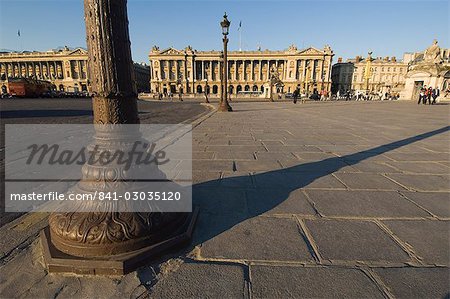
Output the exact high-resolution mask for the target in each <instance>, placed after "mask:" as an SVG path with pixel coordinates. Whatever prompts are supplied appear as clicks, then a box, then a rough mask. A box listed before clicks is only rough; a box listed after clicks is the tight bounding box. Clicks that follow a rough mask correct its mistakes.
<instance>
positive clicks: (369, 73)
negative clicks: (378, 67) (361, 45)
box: [364, 52, 372, 91]
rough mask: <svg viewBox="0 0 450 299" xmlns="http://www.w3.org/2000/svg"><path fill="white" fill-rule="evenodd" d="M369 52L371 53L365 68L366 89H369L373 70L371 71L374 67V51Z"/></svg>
mask: <svg viewBox="0 0 450 299" xmlns="http://www.w3.org/2000/svg"><path fill="white" fill-rule="evenodd" d="M367 54H369V55H368V56H367V61H366V69H365V70H364V81H365V82H364V87H365V89H366V91H368V90H369V80H370V77H371V76H372V71H371V68H372V52H369V53H367Z"/></svg>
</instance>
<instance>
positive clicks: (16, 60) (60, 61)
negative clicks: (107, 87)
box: [0, 47, 150, 92]
mask: <svg viewBox="0 0 450 299" xmlns="http://www.w3.org/2000/svg"><path fill="white" fill-rule="evenodd" d="M87 59H88V54H87V51H86V50H85V49H83V48H76V49H69V48H68V47H64V48H63V49H60V50H50V51H46V52H37V51H33V52H27V51H24V52H2V53H0V86H3V85H5V83H6V82H7V80H8V78H34V79H39V80H45V81H49V82H51V83H52V84H53V89H54V90H59V91H68V92H77V91H89V73H88V64H87ZM133 66H134V73H135V79H136V89H137V91H139V92H146V91H149V78H150V68H149V66H148V65H145V64H144V65H142V64H138V63H134V65H133Z"/></svg>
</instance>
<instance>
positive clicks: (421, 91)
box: [417, 88, 425, 105]
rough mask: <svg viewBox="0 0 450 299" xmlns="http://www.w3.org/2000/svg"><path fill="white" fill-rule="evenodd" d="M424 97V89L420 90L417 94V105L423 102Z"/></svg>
mask: <svg viewBox="0 0 450 299" xmlns="http://www.w3.org/2000/svg"><path fill="white" fill-rule="evenodd" d="M424 97H425V89H424V88H421V89H420V93H419V101H418V102H417V105H420V103H421V102H423V101H424V99H423V98H424Z"/></svg>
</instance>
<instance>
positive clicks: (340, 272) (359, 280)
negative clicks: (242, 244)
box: [250, 265, 384, 298]
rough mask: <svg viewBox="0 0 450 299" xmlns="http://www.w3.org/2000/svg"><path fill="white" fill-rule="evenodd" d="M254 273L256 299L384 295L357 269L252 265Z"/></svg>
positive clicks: (378, 296) (369, 296) (252, 272)
mask: <svg viewBox="0 0 450 299" xmlns="http://www.w3.org/2000/svg"><path fill="white" fill-rule="evenodd" d="M250 275H251V282H252V295H253V298H384V297H383V294H382V293H381V291H380V290H379V289H378V288H377V286H376V285H375V283H373V282H372V281H371V280H370V279H369V277H367V276H366V275H365V274H364V272H362V271H360V270H357V269H347V268H337V267H336V268H332V267H293V266H259V265H254V266H253V265H252V266H250Z"/></svg>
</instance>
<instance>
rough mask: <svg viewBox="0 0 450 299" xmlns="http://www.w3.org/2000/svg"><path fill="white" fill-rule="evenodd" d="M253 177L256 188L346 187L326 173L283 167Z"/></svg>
mask: <svg viewBox="0 0 450 299" xmlns="http://www.w3.org/2000/svg"><path fill="white" fill-rule="evenodd" d="M296 168H297V166H296ZM299 168H301V166H299ZM253 178H254V180H255V188H257V189H272V188H284V189H286V190H296V189H300V188H307V189H322V188H324V189H346V186H345V185H344V184H342V183H341V182H340V181H339V180H338V179H336V177H334V176H333V175H331V174H328V173H316V174H314V173H302V172H294V171H292V169H285V170H283V171H276V172H273V171H272V172H266V173H264V172H263V173H256V174H254V176H253Z"/></svg>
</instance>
